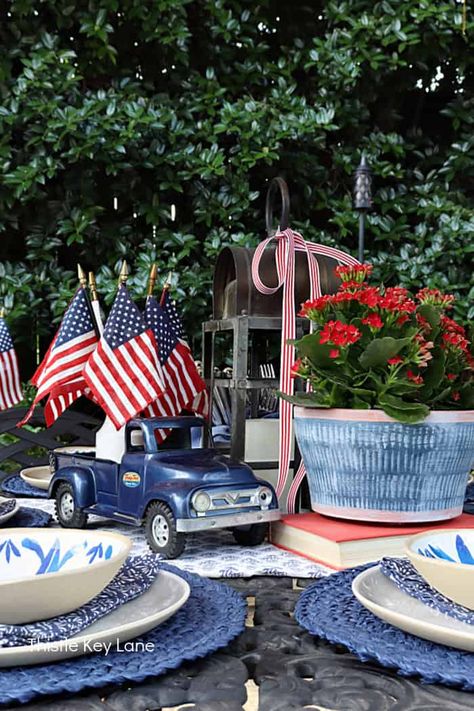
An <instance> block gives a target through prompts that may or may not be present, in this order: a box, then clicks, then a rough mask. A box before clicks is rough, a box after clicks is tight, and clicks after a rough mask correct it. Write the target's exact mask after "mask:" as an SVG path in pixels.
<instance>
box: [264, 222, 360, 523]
mask: <svg viewBox="0 0 474 711" xmlns="http://www.w3.org/2000/svg"><path fill="white" fill-rule="evenodd" d="M273 240H275V241H276V252H275V261H276V270H277V276H278V283H277V285H276V286H274V287H273V286H267V285H266V284H264V283H263V282H262V280H261V279H260V274H259V266H260V260H261V258H262V254H263V252H264V250H265V248H266V247H267V246H268V245H269V244H270V242H272V241H273ZM296 252H305V253H306V258H307V262H308V271H309V280H310V294H309V298H310V299H315V298H317V297H319V296H321V295H322V294H321V279H320V273H319V265H318V259H317V257H318V255H321V256H327V257H331V258H332V259H335V260H337V261H338V262H340V263H342V264H346V265H355V264H358V263H359V262H358V261H357V259H355V258H354V257H351V256H350V255H349V254H346V253H345V252H341V251H340V250H339V249H335V248H334V247H326V246H324V245H322V244H316V243H314V242H306V241H305V240H304V239H303V237H302V236H301V235H300V234H299V233H298V232H293V230H291V229H290V228H287V229H286V230H283V231H281V232H278V233H277V234H275V235H273V236H271V237H268V238H267V239H264V240H263V242H260V244H259V245H258V247H257V249H256V250H255V254H254V256H253V260H252V279H253V282H254V284H255V287H256V289H258V291H260V292H261V293H262V294H268V295H270V294H274V293H275V292H277V291H278V289H280V288H281V287H282V286H283V305H282V324H281V365H280V390H281V392H283V393H286V394H287V395H293V392H294V379H293V378H292V377H291V366H292V364H293V361H294V359H295V348H294V346H292V345H291V344H289V343H288V340H289V339H294V338H295V336H296V313H295V259H296ZM292 408H293V406H292V404H291V403H290V402H288V401H287V400H283V399H282V398H280V425H279V430H280V448H279V459H280V461H279V467H278V483H277V488H276V493H277V496H278V497H280V496H281V495H282V494H283V492H284V490H285V486H286V483H287V480H288V476H289V468H290V453H291V441H292V429H293V428H292ZM305 474H306V470H305V468H304V463H303V461H301V464H300V466H299V468H298V471H297V473H296V476H295V477H294V479H293V482H292V484H291V486H290V489H289V492H288V502H287V507H288V511H289V513H293V512H294V510H295V504H296V494H297V493H298V489H299V487H300V484H301V482H302V481H303V479H304V476H305Z"/></svg>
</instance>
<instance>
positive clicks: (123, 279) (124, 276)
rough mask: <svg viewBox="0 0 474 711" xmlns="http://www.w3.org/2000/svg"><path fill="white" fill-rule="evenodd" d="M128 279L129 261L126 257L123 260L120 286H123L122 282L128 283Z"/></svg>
mask: <svg viewBox="0 0 474 711" xmlns="http://www.w3.org/2000/svg"><path fill="white" fill-rule="evenodd" d="M127 279H128V266H127V262H126V261H125V259H124V260H123V262H122V268H121V270H120V276H119V286H122V284H126V283H127Z"/></svg>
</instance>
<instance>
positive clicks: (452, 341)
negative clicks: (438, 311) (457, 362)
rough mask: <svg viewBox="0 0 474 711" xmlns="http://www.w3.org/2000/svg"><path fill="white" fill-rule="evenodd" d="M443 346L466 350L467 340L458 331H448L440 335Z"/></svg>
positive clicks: (465, 351)
mask: <svg viewBox="0 0 474 711" xmlns="http://www.w3.org/2000/svg"><path fill="white" fill-rule="evenodd" d="M442 339H443V345H444V347H447V346H448V347H451V348H452V349H453V350H457V351H463V352H464V353H467V352H468V346H469V341H468V340H467V338H464V336H461V334H460V333H453V332H452V331H448V332H447V333H443V335H442Z"/></svg>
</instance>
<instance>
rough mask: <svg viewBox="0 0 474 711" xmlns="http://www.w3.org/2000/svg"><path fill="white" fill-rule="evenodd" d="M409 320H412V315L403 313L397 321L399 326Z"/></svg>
mask: <svg viewBox="0 0 474 711" xmlns="http://www.w3.org/2000/svg"><path fill="white" fill-rule="evenodd" d="M409 320H410V317H409V316H408V315H407V314H402V315H401V316H399V317H398V318H397V320H396V322H395V323H396V324H397V326H403V324H404V323H406V322H407V321H409Z"/></svg>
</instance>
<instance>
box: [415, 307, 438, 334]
mask: <svg viewBox="0 0 474 711" xmlns="http://www.w3.org/2000/svg"><path fill="white" fill-rule="evenodd" d="M417 311H418V313H419V314H420V316H423V318H424V319H426V321H428V323H429V324H430V326H431V328H436V327H437V326H439V324H440V321H441V316H440V313H439V310H438V309H436V308H435V307H434V306H432V305H431V304H422V305H421V306H419V307H418V309H417Z"/></svg>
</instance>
